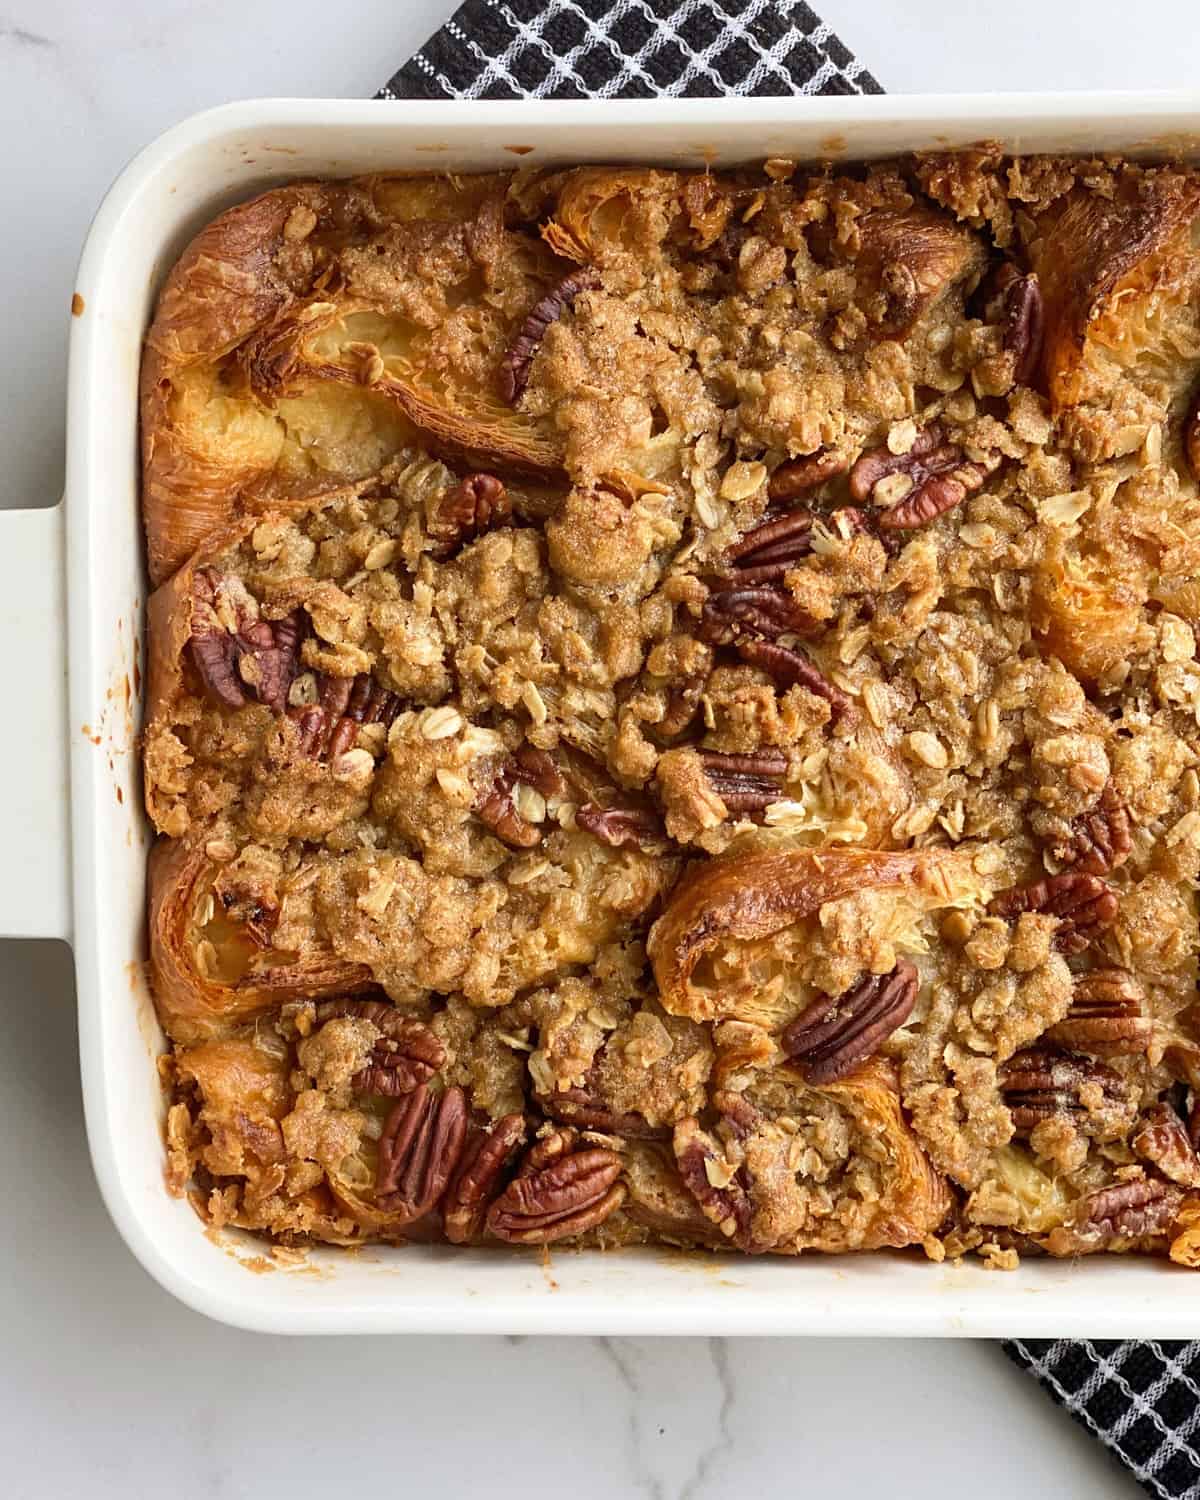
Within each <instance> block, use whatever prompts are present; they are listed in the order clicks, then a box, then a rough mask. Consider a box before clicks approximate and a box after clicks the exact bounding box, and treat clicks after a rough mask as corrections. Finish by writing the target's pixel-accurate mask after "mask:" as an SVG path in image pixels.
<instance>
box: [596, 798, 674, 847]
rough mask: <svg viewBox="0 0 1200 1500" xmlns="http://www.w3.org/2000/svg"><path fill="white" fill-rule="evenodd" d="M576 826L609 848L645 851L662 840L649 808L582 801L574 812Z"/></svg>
mask: <svg viewBox="0 0 1200 1500" xmlns="http://www.w3.org/2000/svg"><path fill="white" fill-rule="evenodd" d="M575 826H576V827H577V828H582V829H583V831H584V832H585V833H590V834H591V835H592V837H593V838H596V839H599V840H600V842H601V843H602V844H607V845H608V847H609V848H610V849H621V848H624V847H626V846H630V847H632V848H636V849H644V848H646V847H647V846H648V845H651V844H657V843H661V842H662V841H663V839H664V838H665V836H666V835H665V834H664V833H663V830H662V825H661V824H660V823H659V821H658V818H657V816H656V815H655V814H654V813H653V812H652V811H651V810H650V809H649V808H648V807H601V806H599V804H598V803H595V802H585V803H584V804H583V806H582V807H580V808H579V809H577V811H576V813H575Z"/></svg>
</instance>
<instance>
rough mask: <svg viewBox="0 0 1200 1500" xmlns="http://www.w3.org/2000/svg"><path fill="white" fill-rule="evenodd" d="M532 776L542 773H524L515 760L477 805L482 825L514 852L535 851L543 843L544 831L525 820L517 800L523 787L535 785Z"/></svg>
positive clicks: (494, 781)
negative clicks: (519, 789)
mask: <svg viewBox="0 0 1200 1500" xmlns="http://www.w3.org/2000/svg"><path fill="white" fill-rule="evenodd" d="M531 774H538V773H536V772H533V773H529V772H525V771H523V770H522V768H521V766H520V765H519V764H518V762H517V760H516V757H515V756H514V757H513V758H512V759H510V760H508V761H506V762H505V764H504V765H502V766H501V767H500V769H499V771H497V773H496V776H495V779H494V780H493V781H492V784H491V786H490V787H489V788H488V790H487V791H486V792H485V793H483V794H482V795H481V796H480V797H479V799H478V801H477V802H476V804H475V815H476V817H477V818H478V819H479V821H480V822H481V823H483V824H484V825H485V826H486V827H488V828H490V829H491V830H492V832H493V833H494V834H495V835H496V837H497V838H498V839H500V840H502V841H503V842H504V843H506V844H509V845H511V846H512V847H513V848H514V849H532V848H534V847H535V845H537V844H540V843H541V841H542V830H541V828H539V827H538V825H537V824H536V823H531V822H530V821H529V820H528V819H527V818H524V817H522V816H521V814H520V813H519V812H518V811H517V805H516V802H515V801H514V797H513V794H514V792H515V790H516V788H517V786H518V785H519V784H521V783H524V784H525V785H526V786H530V785H532V783H531V782H530V781H529V779H528V778H529V775H531Z"/></svg>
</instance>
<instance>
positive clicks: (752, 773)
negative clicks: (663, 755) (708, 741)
mask: <svg viewBox="0 0 1200 1500" xmlns="http://www.w3.org/2000/svg"><path fill="white" fill-rule="evenodd" d="M698 754H699V756H700V763H701V765H703V767H704V773H705V776H706V777H707V780H708V783H709V785H710V786H711V787H712V789H713V791H714V792H716V794H717V796H718V797H720V799H721V801H722V802H724V804H725V806H726V807H727V808H728V809H729V811H730V812H731V813H736V812H762V811H763V809H764V808H767V807H770V805H771V803H772V802H778V801H779V800H780V799H781V798H782V796H783V778H784V776H785V775H786V774H787V756H786V755H784V754H783V752H782V751H781V750H760V751H759V752H758V753H757V754H755V755H723V754H722V753H721V752H720V751H717V750H701V751H699V752H698Z"/></svg>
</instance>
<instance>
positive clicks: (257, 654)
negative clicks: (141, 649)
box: [188, 568, 304, 714]
mask: <svg viewBox="0 0 1200 1500" xmlns="http://www.w3.org/2000/svg"><path fill="white" fill-rule="evenodd" d="M254 607H255V606H254V600H253V598H252V596H251V595H250V594H249V593H248V591H247V590H246V589H245V587H244V585H242V584H241V581H240V580H238V579H232V578H223V577H221V576H220V575H219V574H217V573H215V572H213V570H212V569H208V568H202V569H200V570H198V571H197V573H196V576H195V578H194V579H193V582H192V635H191V639H190V640H189V642H188V645H189V648H190V651H191V657H192V661H193V663H194V664H195V667H196V671H197V672H198V673H199V676H200V680H201V682H202V683H203V685H204V690H205V693H206V694H207V696H208V697H209V698H211V699H212V700H213V701H214V702H215V703H220V704H222V705H224V706H225V707H226V708H241V707H243V706H244V705H245V704H246V703H247V702H248V701H249V700H250V697H253V698H256V699H257V700H258V701H259V702H260V703H265V704H266V706H267V707H268V708H269V709H271V711H272V712H273V713H277V714H279V713H282V712H283V711H284V708H285V707H286V706H287V695H288V689H289V688H290V687H291V685H292V679H293V678H294V677H295V675H296V665H297V662H298V661H299V658H300V641H301V637H302V635H303V632H304V615H303V612H302V611H301V610H299V609H294V610H292V611H291V613H290V614H287V615H285V616H284V617H283V618H282V619H281V620H265V619H262V618H261V617H260V618H257V619H256V618H254V615H253V613H252V611H253V609H254Z"/></svg>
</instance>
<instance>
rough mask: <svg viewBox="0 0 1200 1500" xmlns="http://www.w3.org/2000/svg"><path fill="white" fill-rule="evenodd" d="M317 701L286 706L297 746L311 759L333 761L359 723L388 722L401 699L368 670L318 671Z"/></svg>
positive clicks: (346, 746) (348, 743) (350, 742)
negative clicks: (353, 674) (339, 673)
mask: <svg viewBox="0 0 1200 1500" xmlns="http://www.w3.org/2000/svg"><path fill="white" fill-rule="evenodd" d="M318 694H319V701H318V702H317V703H313V704H309V705H307V706H306V707H303V708H289V709H288V717H289V718H290V719H291V720H292V721H293V722H294V724H295V725H296V732H297V734H298V735H299V737H300V748H301V750H302V751H303V752H304V754H305V755H310V756H312V757H313V758H314V759H319V760H328V761H336V760H337V759H338V758H339V757H340V756H342V755H344V754H345V753H346V751H347V750H349V749H350V747H351V746H352V745H353V744H354V741H355V738H356V736H357V735H358V730H359V726H360V725H362V724H388V725H390V724H391V722H392V720H393V719H394V718H395V717H396V715H397V714H398V713H399V712H400V699H399V698H398V697H397V696H396V694H395V693H393V692H390V691H389V690H388V689H387V688H385V687H384V686H383V685H382V683H378V682H376V681H375V679H374V677H373V676H371V674H370V673H368V672H362V673H360V674H359V675H358V676H357V677H331V676H329V675H328V674H327V673H325V672H322V673H320V674H319V686H318Z"/></svg>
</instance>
